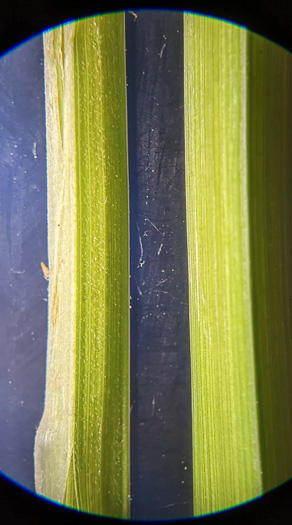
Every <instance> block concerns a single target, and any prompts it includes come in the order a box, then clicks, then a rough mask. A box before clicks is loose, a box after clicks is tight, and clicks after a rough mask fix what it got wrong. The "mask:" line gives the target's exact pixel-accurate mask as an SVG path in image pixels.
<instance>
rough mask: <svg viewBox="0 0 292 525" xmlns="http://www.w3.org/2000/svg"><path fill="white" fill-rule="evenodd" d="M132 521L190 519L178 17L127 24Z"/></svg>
mask: <svg viewBox="0 0 292 525" xmlns="http://www.w3.org/2000/svg"><path fill="white" fill-rule="evenodd" d="M126 38H127V44H126V47H127V54H126V56H127V83H128V128H129V173H130V228H131V305H132V308H131V496H132V503H131V515H132V518H134V519H148V520H150V519H151V520H154V519H155V520H156V519H174V518H176V519H178V518H183V517H189V516H192V515H193V485H192V427H191V420H192V418H191V376H190V346H189V319H188V276H187V240H186V215H185V214H186V212H185V173H184V108H183V104H184V101H183V14H182V13H181V12H174V11H172V12H171V11H137V13H136V18H135V15H133V14H131V13H128V14H127V15H126Z"/></svg>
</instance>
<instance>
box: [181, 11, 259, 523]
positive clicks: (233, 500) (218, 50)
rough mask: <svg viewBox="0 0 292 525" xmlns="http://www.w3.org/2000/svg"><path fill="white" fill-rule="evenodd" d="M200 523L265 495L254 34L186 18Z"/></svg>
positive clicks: (196, 492)
mask: <svg viewBox="0 0 292 525" xmlns="http://www.w3.org/2000/svg"><path fill="white" fill-rule="evenodd" d="M184 42H185V59H184V60H185V80H184V83H185V141H186V205H187V239H188V264H189V300H190V341H191V372H192V414H193V480H194V514H195V515H201V514H205V513H209V512H215V511H218V510H222V509H224V508H227V507H231V506H233V505H236V504H239V503H241V502H244V501H247V500H249V499H252V498H254V497H256V496H258V495H260V494H261V493H262V480H261V462H260V450H259V430H258V420H257V402H256V382H255V355H254V352H255V346H254V338H253V325H252V291H251V279H250V248H249V203H248V158H247V151H248V142H247V140H248V136H247V100H248V93H247V53H248V51H247V49H248V48H247V33H246V31H245V30H244V29H242V28H239V27H236V26H233V25H231V24H227V23H225V22H223V21H219V20H215V19H209V18H204V17H200V16H196V15H195V16H194V15H191V14H185V17H184Z"/></svg>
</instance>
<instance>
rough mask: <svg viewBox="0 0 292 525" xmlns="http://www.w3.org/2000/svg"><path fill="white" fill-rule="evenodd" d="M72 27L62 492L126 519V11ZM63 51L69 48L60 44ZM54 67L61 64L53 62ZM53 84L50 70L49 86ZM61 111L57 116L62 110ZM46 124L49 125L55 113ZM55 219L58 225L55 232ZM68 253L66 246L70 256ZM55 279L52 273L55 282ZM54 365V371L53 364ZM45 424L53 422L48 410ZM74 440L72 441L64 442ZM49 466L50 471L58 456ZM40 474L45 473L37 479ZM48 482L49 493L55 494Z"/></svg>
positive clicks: (69, 500) (66, 110)
mask: <svg viewBox="0 0 292 525" xmlns="http://www.w3.org/2000/svg"><path fill="white" fill-rule="evenodd" d="M73 26H74V36H73V37H72V39H71V41H70V49H67V51H66V53H65V54H64V66H63V69H64V74H63V76H62V75H61V79H60V74H59V77H58V81H59V85H60V84H61V85H62V90H61V92H62V93H63V97H64V98H63V101H62V99H61V100H60V89H59V90H58V87H57V89H56V92H57V94H58V95H59V98H58V103H59V106H61V107H62V112H63V115H64V116H63V123H64V126H68V127H69V129H70V132H71V136H70V140H71V144H72V151H71V153H72V157H73V158H74V159H75V170H73V171H72V172H71V173H70V177H71V181H72V182H71V184H72V185H73V187H74V191H75V201H74V197H73V198H72V200H71V208H65V206H64V216H65V215H66V216H68V215H69V216H70V215H71V217H72V221H73V225H72V231H73V235H74V242H73V245H74V249H73V253H72V257H73V260H74V261H75V266H74V268H73V269H72V272H73V273H72V276H71V280H72V283H73V285H72V287H73V290H72V296H73V298H72V303H73V307H74V308H75V318H74V319H75V320H74V321H72V322H71V324H69V325H68V328H67V330H68V331H69V330H70V328H71V331H72V332H73V333H74V334H75V340H74V344H72V345H71V346H72V348H71V352H72V353H73V355H74V356H75V357H74V359H75V361H74V363H73V366H75V368H74V374H75V375H74V377H75V379H74V382H73V383H72V385H71V387H70V388H71V389H72V392H73V393H72V396H74V404H73V405H72V407H71V412H70V416H69V418H68V421H67V422H66V424H64V425H63V426H66V425H67V427H68V425H69V426H70V441H71V447H70V449H68V452H67V462H66V468H67V478H66V486H65V490H64V492H63V496H62V494H61V493H59V494H58V498H54V499H57V500H58V501H64V502H65V503H66V504H67V505H70V506H74V507H77V508H79V509H81V510H86V511H88V512H95V513H99V514H105V515H111V516H116V517H127V516H128V513H129V497H128V495H129V233H128V229H129V228H128V172H127V139H126V130H127V122H126V87H125V46H124V15H123V14H121V13H117V14H115V15H111V16H104V17H96V18H92V19H87V20H82V21H80V22H78V23H76V24H73ZM70 30H71V29H70V25H68V26H65V27H64V28H59V29H57V30H54V31H53V32H52V33H55V35H56V34H58V32H60V31H63V32H64V35H66V34H67V32H68V31H70ZM47 38H48V39H49V38H51V39H54V34H51V35H50V34H48V35H47ZM58 53H59V55H60V56H61V50H60V48H59V50H58ZM70 56H71V62H70V59H69V57H70ZM59 62H61V63H62V61H59ZM59 62H58V68H59V70H61V65H60V63H59ZM48 67H50V66H49V65H48ZM54 68H55V64H54V62H52V63H51V69H54ZM58 68H57V69H58ZM66 74H67V75H68V76H70V82H71V84H72V85H73V90H74V92H73V93H71V96H70V98H69V97H68V98H67V97H66V95H67V92H66V89H65V85H64V79H65V78H66ZM51 82H52V77H50V76H49V73H48V76H47V84H46V92H47V93H49V90H50V86H51ZM55 85H57V86H58V83H57V84H55ZM55 97H56V93H55ZM69 115H71V117H72V118H71V119H70V118H69ZM52 118H53V119H54V118H55V119H57V120H58V117H57V114H56V113H55V114H54V115H53V117H52ZM47 125H48V128H49V127H50V125H51V123H50V121H47ZM66 137H67V136H66ZM67 138H68V137H67ZM63 143H64V144H65V146H64V150H65V149H66V148H67V147H68V142H64V140H63ZM50 147H51V148H54V147H55V146H54V144H53V140H52V142H51V143H50V142H48V149H49V148H50ZM64 150H63V151H61V152H60V159H59V162H60V165H61V164H64V165H65V166H67V164H68V158H67V157H66V160H64ZM49 177H50V169H49V165H48V178H49ZM55 190H56V188H52V191H51V194H50V199H51V201H52V202H53V201H54V198H55V193H56V191H55ZM54 192H55V193H54ZM49 206H50V204H49ZM50 226H51V227H52V224H51V225H50V224H49V230H50ZM51 246H52V248H51V249H52V250H53V245H51V243H50V242H49V249H50V247H51ZM65 256H66V254H64V253H63V259H64V257H65ZM50 258H51V257H50ZM63 263H64V261H63ZM50 266H51V261H50ZM55 271H56V270H55ZM50 279H51V278H50ZM51 286H53V284H52V283H51V281H50V289H51ZM62 293H63V294H64V293H66V290H65V289H63V290H62ZM59 295H60V292H59ZM50 306H51V304H50ZM50 328H51V324H50ZM52 339H54V341H52ZM50 340H51V347H53V348H54V349H55V350H54V351H55V352H57V350H56V345H58V339H56V338H55V334H54V330H53V329H52V330H51V339H50V332H49V347H50ZM61 351H62V349H61V348H60V352H61ZM55 359H57V360H58V359H60V356H58V357H56V358H55ZM54 366H55V365H53V364H52V367H54ZM47 373H48V376H49V375H50V371H49V367H48V372H47ZM62 380H64V376H63V377H62ZM50 396H52V392H50V391H49V390H48V387H47V397H46V407H47V405H49V404H50ZM45 413H46V412H45ZM52 417H53V416H52ZM41 425H42V426H43V428H44V429H46V426H47V425H48V420H47V422H46V419H45V416H44V421H43V422H42V423H41ZM43 435H44V432H42V433H41V434H39V438H38V437H37V442H38V441H39V442H40V443H41V439H43V437H42V436H43ZM67 446H68V445H67V444H66V443H64V447H65V448H66V447H67ZM53 447H54V444H52V448H53ZM38 449H40V444H39V445H38V446H37V445H36V451H37V450H38ZM53 453H54V450H53ZM43 455H44V454H43ZM68 457H70V466H69V467H68ZM59 460H60V461H61V458H59ZM42 468H45V469H46V471H48V470H49V468H50V467H49V462H48V463H47V464H46V465H45V466H43V467H42ZM36 470H38V469H36ZM65 470H66V469H65V468H64V471H65ZM47 474H48V476H50V474H49V473H48V472H47ZM39 475H40V473H39V474H37V472H36V479H37V478H38V476H39ZM52 476H53V474H52ZM41 488H42V490H41V492H42V493H46V491H44V489H43V487H41ZM46 495H47V494H46ZM49 497H51V495H50V494H49Z"/></svg>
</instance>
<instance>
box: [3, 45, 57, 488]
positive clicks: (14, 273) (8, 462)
mask: <svg viewBox="0 0 292 525" xmlns="http://www.w3.org/2000/svg"><path fill="white" fill-rule="evenodd" d="M45 159H46V158H45V110H44V80H43V49H42V38H41V37H38V38H35V39H33V40H31V41H29V42H27V43H25V45H22V46H20V47H18V48H16V49H15V50H13V51H12V52H10V53H8V54H6V55H4V57H2V58H1V59H0V275H1V280H0V469H1V471H2V472H4V473H5V474H6V475H8V476H10V477H11V478H12V479H14V480H16V481H18V482H19V483H21V484H23V485H25V486H26V487H28V488H30V489H32V490H34V475H33V469H34V467H33V446H34V438H35V432H36V426H37V425H38V424H39V421H40V418H41V415H42V412H43V402H44V385H45V362H46V336H47V302H46V300H47V282H46V281H45V280H44V278H43V274H42V270H41V267H40V262H41V261H44V262H47V232H46V227H47V226H46V222H47V209H46V160H45Z"/></svg>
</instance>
